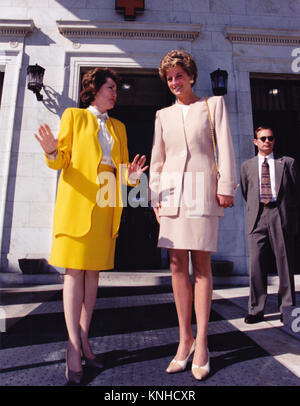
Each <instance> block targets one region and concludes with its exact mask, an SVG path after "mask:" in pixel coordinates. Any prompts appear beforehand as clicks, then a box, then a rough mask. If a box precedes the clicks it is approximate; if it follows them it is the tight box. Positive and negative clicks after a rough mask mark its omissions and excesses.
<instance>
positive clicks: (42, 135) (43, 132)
mask: <svg viewBox="0 0 300 406" xmlns="http://www.w3.org/2000/svg"><path fill="white" fill-rule="evenodd" d="M38 133H39V135H37V134H34V136H35V138H36V139H37V140H38V142H39V143H40V144H41V147H42V148H43V150H44V151H45V152H46V154H52V153H54V152H55V151H56V150H57V142H58V141H57V139H55V138H54V135H53V134H52V131H51V129H50V127H49V126H48V124H44V125H41V126H40V128H39V131H38Z"/></svg>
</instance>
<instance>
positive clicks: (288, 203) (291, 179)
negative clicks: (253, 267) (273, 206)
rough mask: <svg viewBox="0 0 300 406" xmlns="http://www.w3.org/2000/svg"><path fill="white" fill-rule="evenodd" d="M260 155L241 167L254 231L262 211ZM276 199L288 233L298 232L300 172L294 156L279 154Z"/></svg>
mask: <svg viewBox="0 0 300 406" xmlns="http://www.w3.org/2000/svg"><path fill="white" fill-rule="evenodd" d="M258 176H259V175H258V157H257V156H255V157H254V158H252V159H249V160H248V161H245V162H243V164H242V168H241V189H242V194H243V196H244V198H245V200H246V202H247V204H246V221H247V231H248V233H249V234H250V233H251V232H252V231H253V229H254V227H255V223H256V219H257V216H258V212H259V177H258ZM275 189H276V202H277V206H278V210H279V214H280V218H281V224H282V228H283V230H284V231H285V232H287V233H288V234H296V233H297V231H298V221H299V220H298V211H299V207H298V204H299V202H300V174H299V170H298V168H297V165H296V162H295V160H294V159H293V158H290V157H287V156H283V157H276V156H275Z"/></svg>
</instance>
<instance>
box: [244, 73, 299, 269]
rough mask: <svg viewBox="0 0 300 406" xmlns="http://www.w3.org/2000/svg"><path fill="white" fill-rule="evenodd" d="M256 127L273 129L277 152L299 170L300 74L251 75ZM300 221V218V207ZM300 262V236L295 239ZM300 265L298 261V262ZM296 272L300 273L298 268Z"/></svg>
mask: <svg viewBox="0 0 300 406" xmlns="http://www.w3.org/2000/svg"><path fill="white" fill-rule="evenodd" d="M250 83H251V98H252V113H253V127H254V129H256V128H257V127H259V126H261V125H263V126H267V127H271V128H272V129H273V131H274V134H275V137H276V142H275V146H274V152H276V153H278V154H279V155H287V156H291V157H292V158H294V159H295V160H296V162H297V164H298V167H299V168H300V78H299V75H271V74H268V75H264V74H261V73H257V74H256V73H253V74H251V75H250ZM298 210H299V219H300V207H299V208H298ZM299 230H300V220H299ZM296 253H297V256H298V259H299V260H300V236H299V235H298V237H297V239H296ZM296 263H299V261H296ZM297 273H300V268H298V270H297Z"/></svg>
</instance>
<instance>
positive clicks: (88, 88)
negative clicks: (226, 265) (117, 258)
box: [35, 68, 147, 383]
mask: <svg viewBox="0 0 300 406" xmlns="http://www.w3.org/2000/svg"><path fill="white" fill-rule="evenodd" d="M82 86H83V90H82V92H81V100H82V101H83V102H84V104H85V105H86V106H88V108H85V109H79V108H68V109H66V110H65V112H64V113H63V115H62V118H61V125H60V131H59V134H58V140H56V139H55V138H54V136H53V134H52V132H51V130H50V128H49V126H48V125H41V126H40V128H39V135H37V134H35V137H36V139H37V140H38V141H39V142H40V144H41V146H42V148H43V150H44V152H45V156H46V163H47V165H48V166H49V167H50V168H52V169H56V170H62V171H61V174H60V178H59V183H58V189H57V199H56V205H55V212H54V224H53V243H52V250H51V255H50V259H49V263H50V264H51V265H54V266H58V267H62V268H66V275H65V279H64V289H63V301H64V314H65V320H66V325H67V330H68V335H69V341H68V349H67V359H66V377H67V379H68V381H69V382H74V383H79V382H80V381H81V378H82V365H81V354H82V355H83V357H84V359H85V362H86V364H87V365H89V366H91V367H98V368H99V367H102V365H101V364H100V362H98V361H97V360H96V357H95V355H94V354H93V351H92V349H91V347H90V344H89V341H88V331H89V326H90V322H91V318H92V313H93V310H94V306H95V301H96V295H97V289H98V280H99V270H106V269H112V268H113V266H114V253H115V244H116V237H117V235H118V229H119V224H120V218H121V213H122V200H121V194H120V193H119V189H120V182H122V181H125V180H127V181H129V178H130V179H131V177H133V178H134V179H133V181H132V183H130V184H131V185H134V184H135V183H136V180H137V179H138V178H139V176H140V175H141V173H142V172H143V171H145V170H146V169H147V167H144V163H145V157H144V156H143V157H141V158H139V156H138V155H137V156H136V157H135V158H134V160H133V162H132V163H131V164H130V163H129V162H128V150H127V138H126V130H125V126H124V125H123V124H122V123H121V122H120V121H118V120H116V119H113V118H109V117H108V115H107V110H110V109H112V108H113V107H114V104H115V102H116V97H117V77H116V74H115V73H114V72H113V71H111V70H109V69H106V68H96V69H93V70H91V71H89V72H87V73H86V74H85V75H84V77H83V81H82Z"/></svg>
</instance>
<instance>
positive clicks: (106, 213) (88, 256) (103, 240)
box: [49, 165, 116, 271]
mask: <svg viewBox="0 0 300 406" xmlns="http://www.w3.org/2000/svg"><path fill="white" fill-rule="evenodd" d="M102 171H109V172H114V168H112V167H111V166H108V165H100V166H99V170H98V172H102ZM113 213H114V208H113V207H110V206H106V207H99V206H98V205H97V204H96V205H95V207H94V209H93V212H92V221H91V228H90V230H89V232H88V233H87V234H85V235H84V236H82V237H71V236H69V235H65V234H60V235H58V236H54V237H53V241H52V249H51V254H50V258H49V264H50V265H52V266H57V267H60V268H71V269H82V270H87V271H101V270H102V271H104V270H107V269H112V268H113V267H114V256H115V247H116V238H112V225H113Z"/></svg>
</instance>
